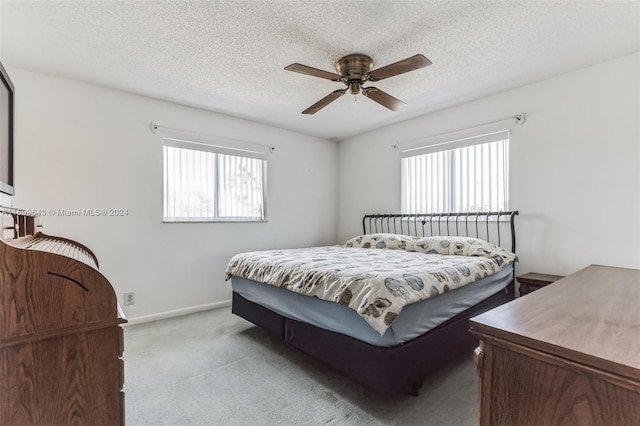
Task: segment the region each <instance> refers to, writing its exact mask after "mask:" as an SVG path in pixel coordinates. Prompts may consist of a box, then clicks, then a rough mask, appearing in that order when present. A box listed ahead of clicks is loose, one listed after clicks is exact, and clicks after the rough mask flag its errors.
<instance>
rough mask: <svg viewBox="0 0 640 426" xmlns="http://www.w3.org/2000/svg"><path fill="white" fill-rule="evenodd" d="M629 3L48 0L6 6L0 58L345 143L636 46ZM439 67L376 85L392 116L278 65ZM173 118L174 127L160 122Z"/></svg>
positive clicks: (0, 13) (635, 17)
mask: <svg viewBox="0 0 640 426" xmlns="http://www.w3.org/2000/svg"><path fill="white" fill-rule="evenodd" d="M639 5H640V3H639V2H637V1H628V2H612V1H589V2H577V1H571V2H566V1H498V2H493V1H318V0H314V1H295V2H294V1H209V2H192V1H186V2H185V1H180V2H166V1H163V2H153V1H151V2H137V1H136V2H132V1H118V2H115V1H114V2H95V1H92V2H89V1H60V2H58V1H49V2H23V1H19V2H11V1H2V2H1V4H0V19H1V21H0V23H1V25H2V27H1V33H0V36H1V38H0V40H1V43H2V46H1V51H0V52H1V53H2V61H3V63H4V64H5V65H7V66H9V67H12V66H14V67H20V68H25V69H29V70H34V71H38V72H43V73H48V74H53V75H58V76H63V77H69V78H73V79H77V80H81V81H86V82H90V83H95V84H98V85H101V86H106V87H111V88H115V89H120V90H125V91H128V92H133V93H138V94H142V95H147V96H152V97H155V98H159V99H165V100H170V101H175V102H179V103H182V104H186V105H191V106H196V107H201V108H204V109H208V110H212V111H216V112H222V113H226V114H229V115H233V116H238V117H243V118H248V119H251V120H254V121H258V122H262V123H267V124H270V125H274V126H278V127H282V128H286V129H291V130H295V131H298V132H302V133H306V134H310V135H315V136H319V137H322V138H326V139H336V140H339V139H344V138H347V137H350V136H353V135H356V134H360V133H363V132H366V131H368V130H371V129H374V128H377V127H381V126H384V125H388V124H391V123H395V122H399V121H402V120H406V119H408V118H411V117H415V116H417V115H421V114H424V113H427V112H430V111H434V110H437V109H440V108H444V107H447V106H450V105H454V104H457V103H460V102H464V101H468V100H471V99H475V98H478V97H481V96H485V95H488V94H491V93H495V92H498V91H502V90H506V89H510V88H514V87H518V86H521V85H524V84H527V83H530V82H533V81H537V80H541V79H544V78H547V77H550V76H553V75H556V74H560V73H563V72H567V71H570V70H573V69H578V68H582V67H585V66H589V65H591V64H594V63H598V62H603V61H606V60H608V59H612V58H615V57H619V56H622V55H625V54H629V53H632V52H636V51H638V49H639V44H640V36H639V26H638V21H639V15H640V11H639V10H640V9H639ZM349 53H365V54H368V55H369V56H371V57H372V58H373V60H374V62H375V63H376V67H380V66H384V65H387V64H389V63H392V62H396V61H398V60H400V59H404V58H406V57H409V56H412V55H415V54H417V53H422V54H424V55H425V56H426V57H427V58H429V59H430V60H431V61H432V62H433V65H432V66H430V67H427V68H424V69H421V70H417V71H413V72H410V73H407V74H403V75H400V76H396V77H392V78H390V79H387V80H383V81H380V82H377V83H375V86H376V87H379V88H380V89H382V90H384V91H386V92H388V93H389V94H391V95H393V96H395V97H397V98H399V99H401V100H403V101H405V102H406V103H407V106H405V108H404V109H403V110H402V111H400V112H392V111H389V110H387V109H385V108H383V107H381V106H380V105H378V104H376V103H374V102H372V101H371V100H369V99H367V98H364V97H363V96H362V95H359V96H357V97H355V98H354V97H353V96H351V95H345V96H343V97H341V98H340V99H338V100H337V101H335V102H334V103H332V104H331V105H329V106H327V107H326V108H325V109H323V110H322V111H320V112H318V113H317V114H315V115H312V116H306V115H302V114H300V112H301V111H302V110H303V109H305V108H307V107H308V106H310V105H311V104H313V103H314V102H316V101H317V100H319V99H320V98H322V97H324V96H325V95H327V94H329V93H330V92H332V91H333V90H336V89H340V88H343V87H344V86H343V85H342V84H341V83H335V82H331V81H328V80H322V79H319V78H314V77H309V76H305V75H302V74H297V73H293V72H288V71H284V70H283V68H284V67H285V66H286V65H289V64H291V63H293V62H299V63H302V64H305V65H309V66H312V67H315V68H321V69H324V70H327V71H331V72H334V71H335V69H334V68H333V67H334V63H335V61H336V60H338V59H339V58H340V57H342V56H344V55H346V54H349ZM166 124H167V125H171V123H166Z"/></svg>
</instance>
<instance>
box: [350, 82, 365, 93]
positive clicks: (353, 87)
mask: <svg viewBox="0 0 640 426" xmlns="http://www.w3.org/2000/svg"><path fill="white" fill-rule="evenodd" d="M361 88H362V85H361V84H360V82H359V81H350V82H349V93H351V94H352V95H357V94H358V93H360V89H361Z"/></svg>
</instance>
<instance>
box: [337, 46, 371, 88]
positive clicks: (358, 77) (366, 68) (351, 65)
mask: <svg viewBox="0 0 640 426" xmlns="http://www.w3.org/2000/svg"><path fill="white" fill-rule="evenodd" d="M372 69H373V59H371V58H370V57H369V56H367V55H363V54H360V53H355V54H352V55H347V56H344V57H342V58H340V59H339V60H338V62H337V63H336V71H338V74H340V75H341V76H342V77H343V78H344V84H346V85H347V86H349V92H350V93H351V94H352V95H357V94H358V93H360V89H361V86H362V84H363V83H364V82H366V81H367V79H368V77H369V73H370V72H371V70H372Z"/></svg>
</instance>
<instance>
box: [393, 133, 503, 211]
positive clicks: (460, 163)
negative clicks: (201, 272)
mask: <svg viewBox="0 0 640 426" xmlns="http://www.w3.org/2000/svg"><path fill="white" fill-rule="evenodd" d="M401 170H402V178H401V180H402V183H401V185H402V212H403V213H446V212H462V211H472V212H473V211H500V210H507V203H508V199H507V198H508V193H509V185H508V184H509V132H508V131H502V132H497V133H491V134H487V135H482V136H476V137H471V138H467V139H463V140H458V141H453V142H448V143H445V144H439V145H436V146H428V147H420V148H416V149H411V150H406V151H403V152H402V166H401Z"/></svg>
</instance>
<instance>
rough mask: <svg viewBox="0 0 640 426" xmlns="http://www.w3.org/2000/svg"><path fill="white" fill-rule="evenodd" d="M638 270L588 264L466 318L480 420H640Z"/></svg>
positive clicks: (542, 422) (502, 422)
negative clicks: (475, 349)
mask: <svg viewBox="0 0 640 426" xmlns="http://www.w3.org/2000/svg"><path fill="white" fill-rule="evenodd" d="M639 306H640V271H637V270H631V269H621V268H609V267H603V266H591V267H589V268H586V269H584V270H582V271H579V272H577V273H576V274H573V275H571V276H569V277H567V278H565V279H563V280H561V281H559V282H557V283H556V284H554V285H553V286H548V287H545V288H543V289H541V290H538V291H536V292H535V293H532V294H531V295H529V296H527V297H524V298H521V299H518V300H515V301H513V302H510V303H508V304H506V305H503V306H501V307H498V308H496V309H494V310H492V311H489V312H487V313H485V314H482V315H479V316H477V317H475V318H472V319H471V321H470V325H471V330H470V331H471V332H472V334H474V335H476V336H478V337H479V338H480V348H479V353H481V356H480V355H478V356H477V358H481V362H478V364H477V365H478V370H479V372H478V374H479V396H478V403H479V410H478V424H480V425H638V424H640V379H639V378H640V341H639V339H638V335H639V334H638V332H639V330H640V314H639V312H640V309H639V308H638V307H639Z"/></svg>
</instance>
